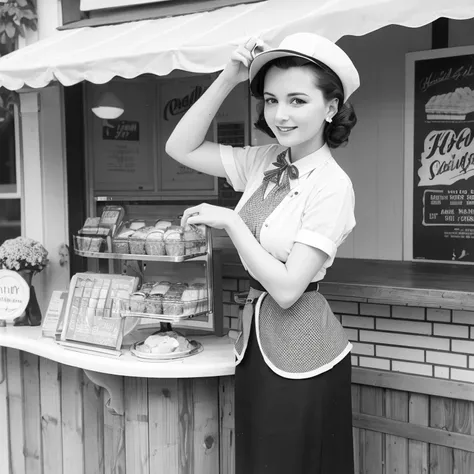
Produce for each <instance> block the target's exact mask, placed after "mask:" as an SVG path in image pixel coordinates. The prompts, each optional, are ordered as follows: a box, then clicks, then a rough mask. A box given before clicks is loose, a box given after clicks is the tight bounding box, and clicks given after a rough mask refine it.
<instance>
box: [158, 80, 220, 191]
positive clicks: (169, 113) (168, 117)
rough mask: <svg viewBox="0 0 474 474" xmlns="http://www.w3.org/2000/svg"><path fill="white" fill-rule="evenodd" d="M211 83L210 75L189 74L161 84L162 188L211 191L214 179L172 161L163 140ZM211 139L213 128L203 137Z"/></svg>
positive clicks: (166, 189)
mask: <svg viewBox="0 0 474 474" xmlns="http://www.w3.org/2000/svg"><path fill="white" fill-rule="evenodd" d="M210 84H211V78H210V76H202V77H200V76H199V77H192V78H184V79H175V80H169V81H164V82H163V84H162V85H160V94H161V103H162V107H161V111H160V117H159V124H160V134H161V140H160V146H161V147H162V156H163V160H162V161H161V163H162V165H161V185H162V189H163V190H164V191H182V190H189V189H191V190H203V191H211V192H214V189H215V179H214V177H213V176H209V175H207V174H204V173H200V172H199V171H196V170H193V169H191V168H189V167H187V166H184V165H182V164H181V163H179V162H177V161H176V160H173V159H172V158H171V157H170V156H168V155H167V154H166V152H165V151H164V147H165V143H166V140H167V139H168V137H169V136H170V135H171V132H172V131H173V130H174V128H175V126H176V125H177V124H178V122H179V121H180V120H181V118H182V117H183V115H184V114H185V113H186V111H187V110H189V109H190V108H191V107H192V105H193V104H194V103H195V102H196V101H197V100H198V99H199V98H200V97H201V96H202V95H203V94H204V92H205V91H206V89H207V88H208V87H209V86H210ZM206 138H207V139H208V140H212V130H210V132H209V133H208V136H207V137H206Z"/></svg>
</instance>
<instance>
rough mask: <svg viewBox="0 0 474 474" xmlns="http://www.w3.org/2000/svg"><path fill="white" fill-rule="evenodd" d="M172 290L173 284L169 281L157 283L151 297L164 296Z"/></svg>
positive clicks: (151, 291)
mask: <svg viewBox="0 0 474 474" xmlns="http://www.w3.org/2000/svg"><path fill="white" fill-rule="evenodd" d="M170 288H171V283H170V282H169V281H160V282H159V283H155V284H154V285H153V287H152V288H151V290H150V295H161V296H164V295H165V294H166V292H167V291H168V290H169V289H170Z"/></svg>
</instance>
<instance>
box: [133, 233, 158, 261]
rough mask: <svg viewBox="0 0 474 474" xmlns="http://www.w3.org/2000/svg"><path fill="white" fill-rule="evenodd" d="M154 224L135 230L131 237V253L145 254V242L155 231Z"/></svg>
mask: <svg viewBox="0 0 474 474" xmlns="http://www.w3.org/2000/svg"><path fill="white" fill-rule="evenodd" d="M155 230H156V229H155V228H154V227H153V226H145V227H142V228H141V229H138V230H137V231H135V232H134V233H133V234H132V235H131V236H130V238H129V244H130V253H132V254H136V255H145V243H146V239H147V236H148V234H149V233H150V232H153V231H155Z"/></svg>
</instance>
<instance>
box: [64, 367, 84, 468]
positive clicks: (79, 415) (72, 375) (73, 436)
mask: <svg viewBox="0 0 474 474" xmlns="http://www.w3.org/2000/svg"><path fill="white" fill-rule="evenodd" d="M61 369H62V370H61V420H62V438H63V472H65V473H67V474H86V473H85V472H84V464H85V463H84V455H85V452H84V424H83V419H84V418H83V417H84V415H83V398H82V389H83V372H82V370H81V369H78V368H77V367H71V366H68V365H63V366H62V367H61ZM87 474H89V473H87Z"/></svg>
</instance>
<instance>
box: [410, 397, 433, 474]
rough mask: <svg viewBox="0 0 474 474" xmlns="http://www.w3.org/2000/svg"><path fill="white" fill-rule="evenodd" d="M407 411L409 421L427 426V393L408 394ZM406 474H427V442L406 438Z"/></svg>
mask: <svg viewBox="0 0 474 474" xmlns="http://www.w3.org/2000/svg"><path fill="white" fill-rule="evenodd" d="M408 413H409V415H408V419H409V421H410V423H416V424H417V425H420V426H428V422H429V397H428V395H420V394H413V393H412V394H410V401H409V411H408ZM408 474H428V443H425V442H423V441H416V440H412V439H409V440H408Z"/></svg>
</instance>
